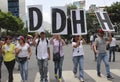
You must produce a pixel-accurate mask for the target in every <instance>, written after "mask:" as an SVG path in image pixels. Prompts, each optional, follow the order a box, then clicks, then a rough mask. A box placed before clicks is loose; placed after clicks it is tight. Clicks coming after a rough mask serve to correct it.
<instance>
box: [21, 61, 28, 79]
mask: <svg viewBox="0 0 120 82" xmlns="http://www.w3.org/2000/svg"><path fill="white" fill-rule="evenodd" d="M19 65H20V75H21V78H22V80H23V81H27V80H28V59H27V60H26V61H24V63H20V62H19Z"/></svg>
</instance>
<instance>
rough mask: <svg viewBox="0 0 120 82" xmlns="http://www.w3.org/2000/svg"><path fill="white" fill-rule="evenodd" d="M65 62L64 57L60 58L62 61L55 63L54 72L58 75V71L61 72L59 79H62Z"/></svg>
mask: <svg viewBox="0 0 120 82" xmlns="http://www.w3.org/2000/svg"><path fill="white" fill-rule="evenodd" d="M63 60H64V56H63V57H60V61H54V72H55V74H57V71H58V70H59V78H61V77H62V66H63Z"/></svg>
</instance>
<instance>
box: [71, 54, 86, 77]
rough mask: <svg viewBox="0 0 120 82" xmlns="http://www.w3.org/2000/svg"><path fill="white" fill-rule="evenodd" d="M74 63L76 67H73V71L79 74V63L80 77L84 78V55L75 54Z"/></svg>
mask: <svg viewBox="0 0 120 82" xmlns="http://www.w3.org/2000/svg"><path fill="white" fill-rule="evenodd" d="M73 64H74V68H73V73H74V74H77V68H78V65H79V77H80V78H84V71H83V69H84V56H83V55H81V56H74V57H73Z"/></svg>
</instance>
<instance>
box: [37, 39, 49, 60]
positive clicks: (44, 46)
mask: <svg viewBox="0 0 120 82" xmlns="http://www.w3.org/2000/svg"><path fill="white" fill-rule="evenodd" d="M35 42H36V43H38V39H36V41H35ZM49 46H50V43H49V41H48V43H47V41H46V38H45V39H44V40H41V39H40V42H39V44H38V46H37V58H38V59H46V58H48V51H47V50H48V48H49Z"/></svg>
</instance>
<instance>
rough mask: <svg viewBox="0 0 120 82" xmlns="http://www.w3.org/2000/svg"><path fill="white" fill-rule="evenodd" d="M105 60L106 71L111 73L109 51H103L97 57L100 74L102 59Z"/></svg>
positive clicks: (108, 73)
mask: <svg viewBox="0 0 120 82" xmlns="http://www.w3.org/2000/svg"><path fill="white" fill-rule="evenodd" d="M102 60H103V62H104V64H105V68H106V73H107V76H109V75H110V66H109V62H108V55H107V53H103V54H98V58H97V73H98V74H100V73H101V72H100V65H101V61H102Z"/></svg>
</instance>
